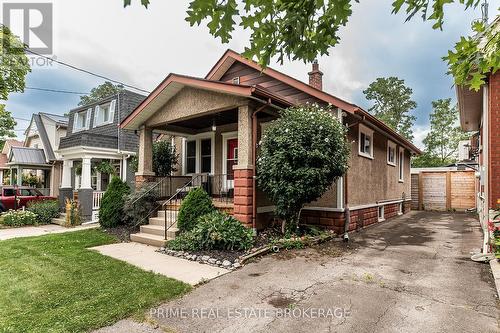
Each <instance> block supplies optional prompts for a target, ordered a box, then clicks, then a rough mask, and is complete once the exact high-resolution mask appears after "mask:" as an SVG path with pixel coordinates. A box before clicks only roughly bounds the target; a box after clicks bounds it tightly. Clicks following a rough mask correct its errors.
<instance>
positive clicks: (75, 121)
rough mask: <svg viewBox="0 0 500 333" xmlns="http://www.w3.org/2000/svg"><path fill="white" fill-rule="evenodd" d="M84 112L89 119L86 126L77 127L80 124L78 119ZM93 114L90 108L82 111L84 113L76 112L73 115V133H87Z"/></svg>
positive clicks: (86, 120)
mask: <svg viewBox="0 0 500 333" xmlns="http://www.w3.org/2000/svg"><path fill="white" fill-rule="evenodd" d="M84 112H85V113H86V115H87V118H86V119H85V126H83V127H78V126H77V124H78V117H79V115H80V114H82V113H84ZM91 114H92V108H88V109H87V110H82V111H78V112H75V114H74V115H73V133H75V132H80V131H85V130H88V129H89V128H90V116H91Z"/></svg>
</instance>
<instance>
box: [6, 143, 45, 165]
mask: <svg viewBox="0 0 500 333" xmlns="http://www.w3.org/2000/svg"><path fill="white" fill-rule="evenodd" d="M7 164H8V165H9V166H13V165H22V166H37V167H50V164H48V163H47V159H46V157H45V153H44V151H43V149H39V148H28V147H12V148H11V150H10V154H9V162H8V163H7Z"/></svg>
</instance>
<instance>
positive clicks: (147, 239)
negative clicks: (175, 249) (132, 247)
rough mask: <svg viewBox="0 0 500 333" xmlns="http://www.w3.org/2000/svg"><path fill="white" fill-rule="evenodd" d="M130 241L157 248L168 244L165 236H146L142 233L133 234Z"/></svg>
mask: <svg viewBox="0 0 500 333" xmlns="http://www.w3.org/2000/svg"><path fill="white" fill-rule="evenodd" d="M130 240H131V241H132V242H137V243H142V244H147V245H152V246H156V247H162V246H165V242H166V240H165V238H163V236H158V235H151V234H145V233H142V232H140V233H137V234H131V235H130Z"/></svg>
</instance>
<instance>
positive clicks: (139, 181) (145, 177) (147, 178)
mask: <svg viewBox="0 0 500 333" xmlns="http://www.w3.org/2000/svg"><path fill="white" fill-rule="evenodd" d="M154 180H155V173H154V172H152V173H146V174H139V173H136V174H135V188H136V189H140V188H141V186H143V185H144V184H147V183H151V182H154Z"/></svg>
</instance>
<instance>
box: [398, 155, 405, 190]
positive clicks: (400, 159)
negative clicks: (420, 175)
mask: <svg viewBox="0 0 500 333" xmlns="http://www.w3.org/2000/svg"><path fill="white" fill-rule="evenodd" d="M401 154H402V155H403V156H402V157H401ZM404 160H405V150H404V148H401V147H399V150H398V168H399V169H398V178H399V182H400V183H404V181H405V179H404V177H405V170H404Z"/></svg>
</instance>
